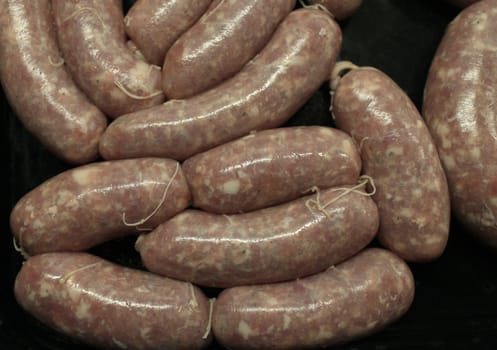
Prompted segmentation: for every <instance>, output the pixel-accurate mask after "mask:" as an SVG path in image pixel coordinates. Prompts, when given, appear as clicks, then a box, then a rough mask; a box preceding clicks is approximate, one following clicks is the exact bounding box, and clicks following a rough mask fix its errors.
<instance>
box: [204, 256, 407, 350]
mask: <svg viewBox="0 0 497 350" xmlns="http://www.w3.org/2000/svg"><path fill="white" fill-rule="evenodd" d="M413 298H414V279H413V276H412V273H411V271H410V269H409V267H408V266H407V264H406V263H405V262H404V261H403V260H401V259H400V258H399V257H398V256H396V255H395V254H393V253H391V252H389V251H387V250H383V249H379V248H369V249H366V250H364V251H362V252H361V253H359V254H357V255H356V256H354V257H352V258H350V259H348V260H346V261H345V262H343V263H341V264H340V265H338V266H336V267H331V268H329V269H328V270H326V271H325V272H322V273H320V274H316V275H313V276H310V277H306V278H302V279H299V280H295V281H291V282H282V283H273V284H266V285H254V286H241V287H234V288H231V289H225V290H224V291H223V292H221V294H220V295H219V297H218V299H217V301H216V303H215V305H214V313H213V317H212V330H213V332H214V336H215V337H216V339H217V340H218V341H219V342H220V343H221V344H222V345H224V346H225V347H227V348H229V349H305V348H314V347H315V348H318V347H327V346H332V345H335V344H338V343H343V342H347V341H350V340H353V339H356V338H359V337H364V336H366V335H370V334H372V333H374V332H378V331H380V330H381V329H383V328H384V327H386V326H387V325H389V324H391V323H392V322H394V321H396V320H397V319H399V318H400V317H401V316H402V315H403V314H405V312H406V311H407V310H408V309H409V307H410V305H411V303H412V301H413Z"/></svg>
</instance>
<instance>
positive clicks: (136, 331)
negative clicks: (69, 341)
mask: <svg viewBox="0 0 497 350" xmlns="http://www.w3.org/2000/svg"><path fill="white" fill-rule="evenodd" d="M14 293H15V297H16V300H17V302H18V303H19V304H20V305H21V306H22V307H23V308H24V309H25V310H27V311H28V312H29V313H30V314H31V315H32V316H34V317H36V318H37V319H39V320H40V321H41V322H43V323H44V324H46V325H48V326H49V327H52V328H53V329H55V330H57V331H58V332H61V333H64V334H66V335H69V336H71V337H73V338H77V339H79V340H81V341H83V342H85V343H88V344H92V345H95V346H98V347H101V348H102V349H173V348H174V349H201V348H203V347H205V346H207V345H208V344H209V343H210V341H211V340H212V336H211V334H210V332H209V328H210V321H209V319H210V305H209V301H208V300H207V298H206V296H205V295H204V294H203V293H202V291H201V290H200V289H198V288H197V287H194V286H193V285H192V284H190V283H186V282H180V281H175V280H172V279H168V278H165V277H160V276H157V275H154V274H151V273H149V272H145V271H140V270H134V269H131V268H127V267H122V266H119V265H116V264H114V263H111V262H108V261H106V260H103V259H101V258H99V257H96V256H94V255H91V254H88V253H79V252H60V253H46V254H41V255H37V256H34V257H31V258H29V259H28V260H27V261H26V262H25V263H24V264H23V266H22V268H21V270H20V271H19V273H18V274H17V277H16V280H15V284H14Z"/></svg>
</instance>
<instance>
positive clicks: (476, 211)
mask: <svg viewBox="0 0 497 350" xmlns="http://www.w3.org/2000/svg"><path fill="white" fill-rule="evenodd" d="M496 102H497V1H496V0H485V1H480V2H478V3H476V4H474V5H472V6H470V7H468V8H466V9H465V10H463V11H462V12H461V13H460V14H459V16H457V17H456V19H454V20H453V22H452V23H450V24H449V26H448V28H447V31H446V33H445V36H444V37H443V39H442V41H441V42H440V46H439V48H438V50H437V52H436V54H435V56H434V59H433V62H432V65H431V68H430V71H429V75H428V79H427V81H426V86H425V94H424V102H423V116H424V118H425V119H426V122H427V124H428V127H429V128H430V131H431V133H432V135H433V138H434V140H435V143H436V145H437V148H438V152H439V154H440V158H441V159H442V163H443V165H444V169H445V172H446V174H447V178H448V181H449V188H450V194H451V204H452V208H453V210H454V214H455V216H456V217H457V218H458V219H459V221H460V222H462V223H463V224H464V225H465V226H466V228H467V229H468V231H469V232H472V233H473V234H474V235H475V236H476V237H478V238H479V239H481V240H482V241H483V242H485V243H486V244H488V245H490V246H492V247H494V248H497V220H496V217H497V103H496Z"/></svg>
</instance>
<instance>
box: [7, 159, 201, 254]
mask: <svg viewBox="0 0 497 350" xmlns="http://www.w3.org/2000/svg"><path fill="white" fill-rule="evenodd" d="M190 197H191V194H190V191H189V189H188V185H187V183H186V180H185V178H184V176H183V173H182V171H181V168H180V166H179V163H177V162H175V161H173V160H170V159H158V158H143V159H127V160H120V161H109V162H97V163H91V164H87V165H84V166H80V167H77V168H73V169H70V170H67V171H65V172H63V173H60V174H58V175H56V176H55V177H53V178H50V179H48V180H47V181H45V182H44V183H42V184H40V185H39V186H38V187H36V188H34V189H33V190H32V191H31V192H28V193H27V194H25V195H24V196H23V197H22V198H21V199H20V200H19V201H18V202H17V203H16V205H15V207H14V209H13V210H12V212H11V215H10V225H11V228H12V232H13V234H14V236H15V238H16V239H17V241H18V243H19V245H20V246H21V248H22V249H24V250H25V251H26V252H27V253H28V254H39V253H44V252H51V251H76V250H85V249H88V248H91V247H93V246H95V245H97V244H99V243H102V242H105V241H107V240H110V239H113V238H117V237H121V236H124V235H127V234H130V233H133V232H135V233H136V232H138V229H140V228H147V229H151V228H154V227H155V226H157V225H158V224H160V223H162V222H163V221H164V220H166V219H168V218H170V217H172V216H173V215H175V214H176V213H178V212H180V211H182V210H183V209H185V208H186V207H187V206H188V205H189V203H190Z"/></svg>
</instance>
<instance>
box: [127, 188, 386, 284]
mask: <svg viewBox="0 0 497 350" xmlns="http://www.w3.org/2000/svg"><path fill="white" fill-rule="evenodd" d="M348 191H350V192H348ZM378 225H379V218H378V209H377V207H376V204H375V203H374V202H373V200H372V199H371V198H369V197H367V196H366V195H365V193H364V192H356V191H351V189H350V187H349V188H332V189H328V190H324V191H322V192H320V193H319V195H318V196H317V197H316V195H310V196H306V197H303V198H299V199H297V200H294V201H292V202H289V203H285V204H281V205H279V206H274V207H271V208H266V209H261V210H257V211H253V212H250V213H246V214H238V215H229V216H228V215H216V214H210V213H206V212H202V211H198V210H187V211H184V212H182V213H180V214H178V215H176V216H175V217H174V218H172V219H170V220H168V221H166V222H165V223H163V224H161V225H159V226H158V227H157V228H156V229H155V230H154V231H153V232H152V233H150V234H146V235H143V236H140V238H139V239H138V241H137V244H136V248H137V250H138V251H139V252H140V254H141V256H142V261H143V262H144V265H145V266H146V267H147V269H149V270H150V271H152V272H155V273H158V274H161V275H164V276H168V277H172V278H176V279H180V280H186V281H190V282H193V283H196V284H199V285H204V286H209V287H221V288H223V287H233V286H237V285H244V284H256V283H271V282H280V281H286V280H291V279H295V278H300V277H303V276H308V275H310V274H313V273H317V272H320V271H323V270H324V269H326V268H327V267H329V266H331V265H333V264H336V263H339V262H341V261H343V260H345V259H347V258H349V257H351V256H352V255H354V254H356V253H357V252H359V251H360V250H361V249H363V248H364V247H365V246H366V245H368V244H369V243H370V242H371V241H372V240H373V238H374V236H375V234H376V231H377V230H378Z"/></svg>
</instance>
